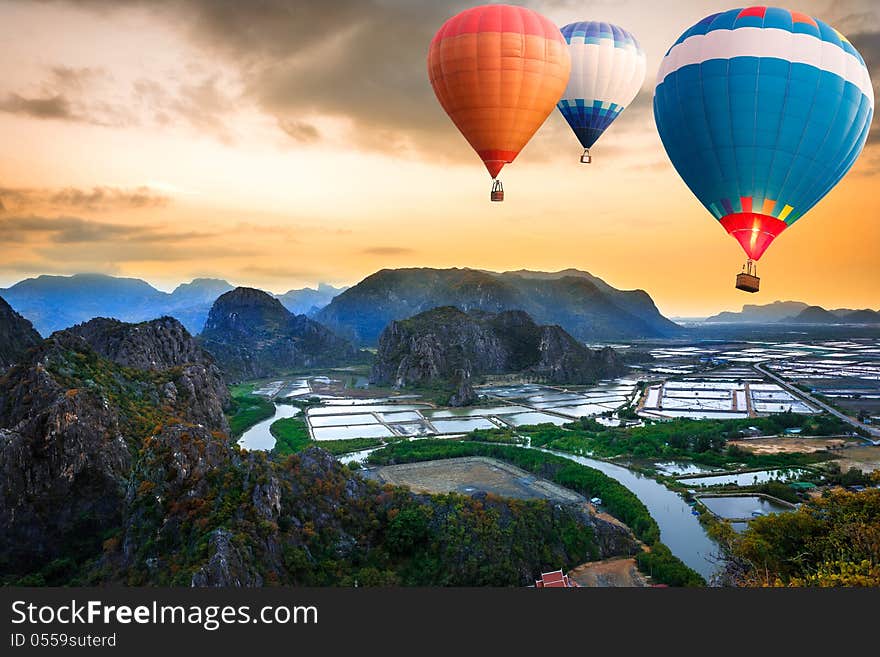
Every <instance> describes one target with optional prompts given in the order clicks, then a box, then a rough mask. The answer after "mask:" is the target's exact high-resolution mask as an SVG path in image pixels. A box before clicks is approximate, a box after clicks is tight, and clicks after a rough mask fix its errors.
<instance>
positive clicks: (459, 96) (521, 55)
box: [428, 5, 571, 201]
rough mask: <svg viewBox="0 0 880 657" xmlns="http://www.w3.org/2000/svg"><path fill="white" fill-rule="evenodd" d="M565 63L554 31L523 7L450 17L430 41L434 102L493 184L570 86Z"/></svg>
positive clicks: (497, 185)
mask: <svg viewBox="0 0 880 657" xmlns="http://www.w3.org/2000/svg"><path fill="white" fill-rule="evenodd" d="M570 70H571V57H570V55H569V53H568V45H567V44H566V43H565V39H564V38H563V36H562V33H561V32H560V31H559V28H558V27H556V25H554V24H553V23H552V22H551V21H549V20H548V19H546V18H544V17H543V16H541V15H540V14H539V13H537V12H534V11H532V10H531V9H526V8H525V7H513V6H511V5H485V6H481V7H474V8H473V9H466V10H465V11H463V12H461V13H460V14H457V15H455V16H453V17H452V18H450V19H449V20H448V21H446V22H445V23H444V24H443V27H441V28H440V30H439V31H438V32H437V34H436V35H435V36H434V39H433V41H431V47H430V50H429V51H428V77H429V79H430V80H431V86H432V87H434V93H435V94H437V100H439V101H440V104H441V105H442V106H443V109H444V110H446V113H447V114H448V115H449V118H451V119H452V122H453V123H455V125H456V127H458V129H459V130H460V131H461V134H463V135H464V137H465V139H467V140H468V142H469V143H470V145H471V146H472V147H473V149H474V150H475V151H476V152H477V155H479V156H480V159H481V160H483V163H484V164H485V165H486V168H487V169H488V170H489V175H490V176H492V178H493V185H492V194H491V199H492V200H493V201H503V200H504V191H503V189H502V187H501V181H500V180H498V179H497V178H498V173H499V172H500V171H501V168H502V167H503V166H504V165H505V164H508V163H510V162H513V160H514V158H515V157H516V156H517V155H518V154H519V152H520V151H521V150H522V149H523V147H524V146H525V145H526V143H528V141H529V139H531V138H532V135H534V134H535V132H536V131H537V130H538V128H540V127H541V124H542V123H544V121H545V120H546V119H547V117H548V116H549V115H550V113H551V112H552V111H553V109H554V108H555V107H556V103H557V102H558V101H559V98H560V97H561V96H562V93H563V92H564V91H565V87H566V85H567V84H568V74H569V72H570Z"/></svg>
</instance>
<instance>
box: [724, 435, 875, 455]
mask: <svg viewBox="0 0 880 657" xmlns="http://www.w3.org/2000/svg"><path fill="white" fill-rule="evenodd" d="M728 444H729V445H735V446H736V447H738V448H740V449H742V450H744V451H746V452H752V453H753V454H813V453H814V452H822V451H825V450H838V449H843V448H844V446H846V445H856V444H858V443H857V442H855V441H852V440H847V439H846V438H796V437H785V438H756V439H750V440H731V441H730V442H729V443H728Z"/></svg>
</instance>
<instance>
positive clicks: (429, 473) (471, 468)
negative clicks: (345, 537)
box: [367, 457, 585, 503]
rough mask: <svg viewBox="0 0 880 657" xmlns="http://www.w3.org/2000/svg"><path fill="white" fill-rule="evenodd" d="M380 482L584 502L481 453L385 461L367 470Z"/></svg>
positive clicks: (438, 490) (442, 490) (426, 489)
mask: <svg viewBox="0 0 880 657" xmlns="http://www.w3.org/2000/svg"><path fill="white" fill-rule="evenodd" d="M367 476H370V477H372V478H375V479H377V480H379V481H380V482H382V483H389V484H394V485H397V486H409V487H410V488H412V489H413V490H414V491H418V492H424V493H452V492H454V493H461V494H463V495H473V494H474V493H477V492H486V493H492V494H494V495H502V496H504V497H514V498H518V499H522V500H530V499H547V500H558V501H560V502H574V503H577V502H584V501H585V499H584V497H583V496H581V495H578V494H577V493H575V492H573V491H570V490H568V489H566V488H563V487H562V486H557V485H556V484H554V483H552V482H549V481H547V480H546V479H541V478H540V477H536V476H535V475H533V474H530V473H528V472H525V471H524V470H520V469H519V468H517V467H514V466H512V465H510V464H508V463H503V462H502V461H497V460H495V459H491V458H484V457H464V458H454V459H443V460H439V461H421V462H418V463H404V464H399V465H386V466H382V467H379V468H376V469H375V470H371V471H369V472H368V473H367Z"/></svg>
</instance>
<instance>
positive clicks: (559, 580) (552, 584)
mask: <svg viewBox="0 0 880 657" xmlns="http://www.w3.org/2000/svg"><path fill="white" fill-rule="evenodd" d="M576 587H579V584H578V583H577V582H575V581H574V580H572V579H569V577H568V575H566V574H564V573H563V572H562V571H561V570H554V571H552V572H549V573H541V579H536V580H535V588H537V589H570V588H576Z"/></svg>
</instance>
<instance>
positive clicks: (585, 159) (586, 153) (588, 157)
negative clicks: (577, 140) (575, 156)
mask: <svg viewBox="0 0 880 657" xmlns="http://www.w3.org/2000/svg"><path fill="white" fill-rule="evenodd" d="M592 161H593V156H592V155H590V149H589V148H585V149H584V152H583V154H582V155H581V164H589V163H590V162H592Z"/></svg>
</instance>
